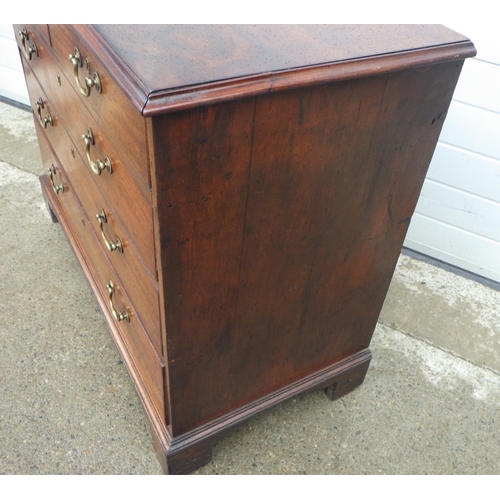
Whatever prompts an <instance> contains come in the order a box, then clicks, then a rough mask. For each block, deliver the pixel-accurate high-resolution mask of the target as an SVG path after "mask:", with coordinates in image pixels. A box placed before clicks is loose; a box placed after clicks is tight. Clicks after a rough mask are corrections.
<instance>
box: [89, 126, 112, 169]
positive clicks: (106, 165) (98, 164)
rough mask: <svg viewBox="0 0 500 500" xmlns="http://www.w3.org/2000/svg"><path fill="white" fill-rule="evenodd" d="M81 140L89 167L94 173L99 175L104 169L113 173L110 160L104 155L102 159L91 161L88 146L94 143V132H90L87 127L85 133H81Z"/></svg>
mask: <svg viewBox="0 0 500 500" xmlns="http://www.w3.org/2000/svg"><path fill="white" fill-rule="evenodd" d="M82 139H83V142H84V143H85V152H86V153H87V161H88V163H89V167H90V169H91V170H92V172H94V174H96V175H101V172H102V171H103V170H104V169H107V171H108V172H109V173H110V174H112V173H113V167H112V166H111V160H110V159H109V158H108V157H107V156H105V157H104V161H101V160H96V161H95V162H93V161H92V158H91V157H90V146H93V145H94V144H95V141H94V134H93V133H92V130H91V129H90V128H89V129H87V134H86V135H85V134H83V135H82Z"/></svg>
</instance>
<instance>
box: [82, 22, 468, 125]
mask: <svg viewBox="0 0 500 500" xmlns="http://www.w3.org/2000/svg"><path fill="white" fill-rule="evenodd" d="M76 29H77V30H80V32H81V33H82V34H83V33H86V34H88V32H89V30H92V31H93V36H94V37H95V39H96V40H99V41H100V42H104V44H103V43H96V45H97V46H99V51H100V52H101V53H102V54H104V58H105V59H106V58H107V59H108V60H110V61H114V62H116V61H118V64H120V65H121V66H122V68H125V72H124V73H123V72H122V74H121V76H123V74H127V73H128V76H129V79H130V81H129V82H128V85H129V86H130V87H131V88H133V89H135V90H132V92H131V93H136V92H137V89H140V94H141V95H143V96H144V102H143V105H144V106H143V108H142V111H143V113H144V114H145V115H148V114H156V113H160V112H163V111H166V110H172V106H174V107H175V106H176V105H177V106H179V105H180V106H181V107H182V106H192V104H193V102H196V103H198V104H208V103H209V102H212V101H213V100H214V99H215V100H218V99H227V98H234V97H236V96H245V95H249V94H254V95H255V94H258V93H267V92H271V91H275V90H278V89H283V88H292V87H295V86H298V85H299V86H302V85H307V84H311V83H323V82H326V81H332V79H339V78H341V79H343V78H346V77H349V75H350V74H352V72H353V71H355V70H359V68H361V66H363V65H364V66H363V68H364V69H362V71H364V72H365V73H367V72H368V73H371V74H373V73H374V72H386V71H390V70H393V69H395V66H398V65H399V66H400V65H401V64H403V65H406V66H408V65H415V64H419V62H420V61H421V60H424V59H425V60H426V61H427V62H428V61H429V58H428V57H427V54H426V56H425V57H421V58H420V59H419V58H418V57H416V56H415V55H414V54H415V53H419V52H422V50H424V51H430V52H432V53H433V54H434V57H436V55H437V54H439V57H444V58H446V57H447V55H446V52H447V51H448V52H450V54H451V51H449V48H450V47H451V46H454V49H453V55H449V58H450V59H451V58H452V57H454V56H456V54H457V48H456V45H457V44H458V45H461V46H462V49H461V50H462V51H464V52H467V51H468V52H471V51H473V50H474V49H473V45H472V43H471V42H470V41H469V40H468V39H467V38H466V37H464V36H463V35H460V34H458V33H456V32H454V31H452V30H449V29H448V28H446V27H444V26H441V25H278V24H275V25H200V24H197V25H93V27H91V28H90V27H85V26H79V27H76ZM104 47H105V48H104ZM409 54H410V55H411V54H413V59H411V57H410V59H411V60H408V57H407V55H409ZM470 55H472V54H471V53H469V54H465V53H464V54H463V57H467V56H470ZM360 63H361V64H360ZM332 68H333V70H332ZM353 68H354V69H353ZM358 76H359V75H358ZM123 85H124V86H126V85H127V82H124V83H123ZM215 88H217V89H218V94H217V96H214V91H213V89H215ZM221 88H225V89H226V90H225V92H224V95H222V94H221ZM207 89H212V90H211V94H210V96H208V95H207ZM200 92H202V93H201V94H200ZM141 101H142V98H141V97H140V96H138V105H140V102H141ZM181 101H182V102H181Z"/></svg>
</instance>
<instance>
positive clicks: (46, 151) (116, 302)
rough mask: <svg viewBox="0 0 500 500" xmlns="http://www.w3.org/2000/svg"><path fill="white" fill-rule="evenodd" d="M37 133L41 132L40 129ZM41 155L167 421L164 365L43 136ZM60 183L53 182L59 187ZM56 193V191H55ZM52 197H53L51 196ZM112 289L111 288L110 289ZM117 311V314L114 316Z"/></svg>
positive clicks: (58, 206)
mask: <svg viewBox="0 0 500 500" xmlns="http://www.w3.org/2000/svg"><path fill="white" fill-rule="evenodd" d="M37 128H38V129H39V130H38V132H40V128H39V127H38V126H37ZM39 137H40V140H39V143H40V151H41V154H42V160H43V163H44V166H45V167H46V168H50V166H51V165H58V176H60V177H59V178H60V179H62V184H63V186H64V189H63V190H59V192H58V193H57V196H55V195H51V196H50V200H51V203H52V205H55V206H54V209H55V211H56V213H57V214H58V216H59V217H61V216H62V217H64V219H65V222H66V224H67V225H68V226H69V231H70V234H68V236H69V237H70V238H72V239H73V244H74V245H76V246H77V247H78V250H79V251H78V253H79V254H80V256H82V257H83V259H84V260H85V266H86V267H87V271H88V272H89V273H90V274H91V276H92V281H93V283H94V285H95V286H96V287H97V289H98V293H99V294H100V295H101V298H102V302H103V303H106V304H108V313H110V314H111V315H112V316H114V315H116V316H117V317H119V316H120V315H122V316H123V315H126V316H127V317H128V320H127V319H122V320H121V321H117V320H116V318H115V327H116V330H117V331H118V333H119V335H120V338H121V340H122V341H123V344H124V345H125V346H126V349H127V351H128V353H129V357H130V358H131V360H133V361H132V362H133V364H134V367H135V369H136V371H137V373H138V375H139V377H140V381H141V383H142V384H143V386H144V388H145V389H146V391H147V393H148V394H149V395H150V397H151V400H152V402H153V404H154V405H155V408H156V409H157V411H158V413H159V414H160V416H161V417H162V418H163V419H164V418H165V410H164V393H163V370H164V365H163V363H162V361H161V359H160V357H159V356H158V354H157V353H156V351H155V349H154V348H153V346H152V345H151V343H150V341H149V339H148V337H147V335H146V332H145V331H144V329H143V327H142V325H141V323H140V321H138V316H137V313H136V310H135V309H134V307H133V305H132V302H131V299H130V297H129V296H128V294H127V293H126V292H125V289H124V287H123V285H122V283H121V280H120V279H119V277H118V276H117V274H116V273H115V272H114V270H113V268H112V266H111V265H110V263H109V261H108V259H107V256H106V254H105V253H104V251H103V250H102V247H101V245H100V244H99V240H98V238H97V235H96V234H95V232H94V230H93V228H92V224H91V222H90V221H89V219H88V218H87V215H86V213H85V211H84V210H83V208H82V207H81V205H80V203H79V200H78V198H77V195H76V193H75V190H74V189H73V186H72V185H71V183H70V182H69V180H67V179H66V176H65V174H64V169H63V168H60V161H59V159H58V157H57V156H56V154H55V153H54V152H53V150H52V148H51V147H50V145H49V143H48V141H46V139H45V138H44V136H43V134H41V135H40V136H39ZM42 181H43V182H42V184H44V183H45V184H47V177H46V176H43V177H42ZM58 182H59V181H58V179H57V178H54V184H55V185H56V186H57V184H58ZM54 192H55V191H54ZM49 194H50V193H49ZM111 286H112V288H110V287H111ZM113 311H114V312H113Z"/></svg>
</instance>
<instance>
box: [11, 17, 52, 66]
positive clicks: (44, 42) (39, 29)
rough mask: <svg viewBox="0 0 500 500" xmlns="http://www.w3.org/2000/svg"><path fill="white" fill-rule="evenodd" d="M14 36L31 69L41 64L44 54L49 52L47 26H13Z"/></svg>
mask: <svg viewBox="0 0 500 500" xmlns="http://www.w3.org/2000/svg"><path fill="white" fill-rule="evenodd" d="M13 28H14V36H15V39H16V42H17V45H18V47H19V49H20V51H21V54H22V55H23V56H24V57H23V59H25V60H26V61H28V62H29V63H30V64H33V67H36V66H40V65H41V64H43V59H44V55H45V53H46V52H47V51H48V50H50V36H49V31H48V25H47V24H14V25H13Z"/></svg>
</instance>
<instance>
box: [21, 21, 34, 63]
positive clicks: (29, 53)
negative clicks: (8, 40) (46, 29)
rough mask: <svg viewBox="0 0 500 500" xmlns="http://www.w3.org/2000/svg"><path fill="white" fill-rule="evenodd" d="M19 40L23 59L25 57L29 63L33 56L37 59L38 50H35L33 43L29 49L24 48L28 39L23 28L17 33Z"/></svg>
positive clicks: (26, 32)
mask: <svg viewBox="0 0 500 500" xmlns="http://www.w3.org/2000/svg"><path fill="white" fill-rule="evenodd" d="M19 38H21V46H22V51H23V55H24V57H26V59H27V60H28V61H31V58H32V57H33V54H35V56H37V57H38V49H37V48H36V44H35V42H32V43H31V47H27V46H26V42H27V41H28V40H29V39H30V37H29V35H28V30H27V29H26V28H23V29H22V31H20V32H19Z"/></svg>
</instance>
